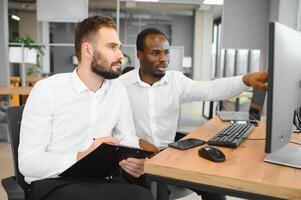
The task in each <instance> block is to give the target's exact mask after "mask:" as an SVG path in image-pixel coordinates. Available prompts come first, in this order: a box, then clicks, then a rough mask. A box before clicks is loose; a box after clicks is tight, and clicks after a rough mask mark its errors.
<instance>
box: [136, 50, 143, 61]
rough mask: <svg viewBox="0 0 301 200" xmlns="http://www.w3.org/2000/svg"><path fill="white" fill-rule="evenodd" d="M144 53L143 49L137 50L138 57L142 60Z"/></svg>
mask: <svg viewBox="0 0 301 200" xmlns="http://www.w3.org/2000/svg"><path fill="white" fill-rule="evenodd" d="M142 55H143V53H142V51H139V50H138V51H137V58H138V59H139V60H141V59H142Z"/></svg>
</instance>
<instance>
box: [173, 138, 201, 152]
mask: <svg viewBox="0 0 301 200" xmlns="http://www.w3.org/2000/svg"><path fill="white" fill-rule="evenodd" d="M203 144H206V142H205V141H204V140H200V139H196V138H189V139H185V140H179V141H177V142H173V143H170V144H168V146H169V147H172V148H176V149H180V150H185V149H190V148H193V147H196V146H201V145H203Z"/></svg>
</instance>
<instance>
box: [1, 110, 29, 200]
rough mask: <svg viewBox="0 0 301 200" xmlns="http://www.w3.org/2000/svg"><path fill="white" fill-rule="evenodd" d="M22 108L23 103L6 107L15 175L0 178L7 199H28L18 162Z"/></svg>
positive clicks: (26, 187) (27, 186) (27, 190)
mask: <svg viewBox="0 0 301 200" xmlns="http://www.w3.org/2000/svg"><path fill="white" fill-rule="evenodd" d="M23 109H24V105H22V106H16V107H9V108H8V109H7V122H8V128H9V137H10V142H11V149H12V155H13V162H14V173H15V176H11V177H8V178H5V179H2V181H1V182H2V185H3V187H4V189H5V191H6V192H7V196H8V200H25V199H28V195H29V185H28V184H27V183H26V182H25V181H24V176H23V175H22V174H21V173H20V171H19V164H18V146H19V136H20V126H21V119H22V113H23Z"/></svg>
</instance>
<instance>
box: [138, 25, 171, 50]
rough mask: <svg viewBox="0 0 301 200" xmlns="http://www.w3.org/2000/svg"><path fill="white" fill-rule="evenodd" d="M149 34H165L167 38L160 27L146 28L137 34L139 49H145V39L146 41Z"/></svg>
mask: <svg viewBox="0 0 301 200" xmlns="http://www.w3.org/2000/svg"><path fill="white" fill-rule="evenodd" d="M148 35H163V36H164V37H165V38H166V40H167V37H166V35H165V34H164V33H163V32H162V31H160V30H159V29H156V28H147V29H144V30H143V31H141V32H140V33H139V34H138V36H137V40H136V48H137V51H143V50H144V41H145V38H146V36H148Z"/></svg>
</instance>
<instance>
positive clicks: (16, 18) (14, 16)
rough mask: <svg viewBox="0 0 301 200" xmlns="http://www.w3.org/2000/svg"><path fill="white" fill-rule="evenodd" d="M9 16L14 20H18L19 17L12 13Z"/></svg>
mask: <svg viewBox="0 0 301 200" xmlns="http://www.w3.org/2000/svg"><path fill="white" fill-rule="evenodd" d="M11 18H12V19H14V20H17V21H20V17H18V16H17V15H12V16H11Z"/></svg>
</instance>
